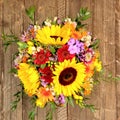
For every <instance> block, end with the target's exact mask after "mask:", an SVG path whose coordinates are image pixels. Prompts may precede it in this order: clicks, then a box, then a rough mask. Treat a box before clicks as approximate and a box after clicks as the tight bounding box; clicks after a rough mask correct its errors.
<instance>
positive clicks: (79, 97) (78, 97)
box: [73, 94, 83, 100]
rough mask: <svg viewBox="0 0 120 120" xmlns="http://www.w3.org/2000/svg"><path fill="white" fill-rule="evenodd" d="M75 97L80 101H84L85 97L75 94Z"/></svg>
mask: <svg viewBox="0 0 120 120" xmlns="http://www.w3.org/2000/svg"><path fill="white" fill-rule="evenodd" d="M73 97H74V98H75V99H78V100H83V97H82V96H80V95H77V94H74V95H73Z"/></svg>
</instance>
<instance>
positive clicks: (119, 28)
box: [115, 0, 120, 120]
mask: <svg viewBox="0 0 120 120" xmlns="http://www.w3.org/2000/svg"><path fill="white" fill-rule="evenodd" d="M115 7H116V9H115V10H116V11H115V18H116V19H115V28H116V29H115V42H116V51H115V52H116V76H119V77H120V0H116V4H115ZM119 86H120V82H117V85H116V88H117V92H116V98H117V102H116V104H117V109H116V110H117V113H116V114H117V120H120V87H119Z"/></svg>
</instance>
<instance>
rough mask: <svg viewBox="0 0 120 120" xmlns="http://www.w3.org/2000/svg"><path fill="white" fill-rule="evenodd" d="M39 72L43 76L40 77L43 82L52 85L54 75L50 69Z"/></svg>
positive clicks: (46, 68)
mask: <svg viewBox="0 0 120 120" xmlns="http://www.w3.org/2000/svg"><path fill="white" fill-rule="evenodd" d="M39 71H40V73H41V74H42V75H41V77H40V78H41V79H42V81H45V82H47V83H51V82H52V81H53V78H52V76H53V73H52V71H51V69H50V67H45V68H44V69H40V70H39Z"/></svg>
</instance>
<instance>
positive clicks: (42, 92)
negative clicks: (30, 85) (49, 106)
mask: <svg viewBox="0 0 120 120" xmlns="http://www.w3.org/2000/svg"><path fill="white" fill-rule="evenodd" d="M36 95H37V97H38V99H37V100H36V105H37V106H39V107H41V108H42V107H44V106H45V104H46V103H47V102H48V101H52V100H53V99H54V97H53V95H52V93H51V91H50V90H49V89H47V88H44V87H41V88H39V90H38V91H37V94H36Z"/></svg>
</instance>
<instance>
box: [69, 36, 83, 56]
mask: <svg viewBox="0 0 120 120" xmlns="http://www.w3.org/2000/svg"><path fill="white" fill-rule="evenodd" d="M68 45H69V48H68V51H69V52H70V54H75V53H76V54H79V53H80V52H83V51H84V43H83V42H80V41H79V40H75V39H74V38H71V39H70V40H69V42H68Z"/></svg>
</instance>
